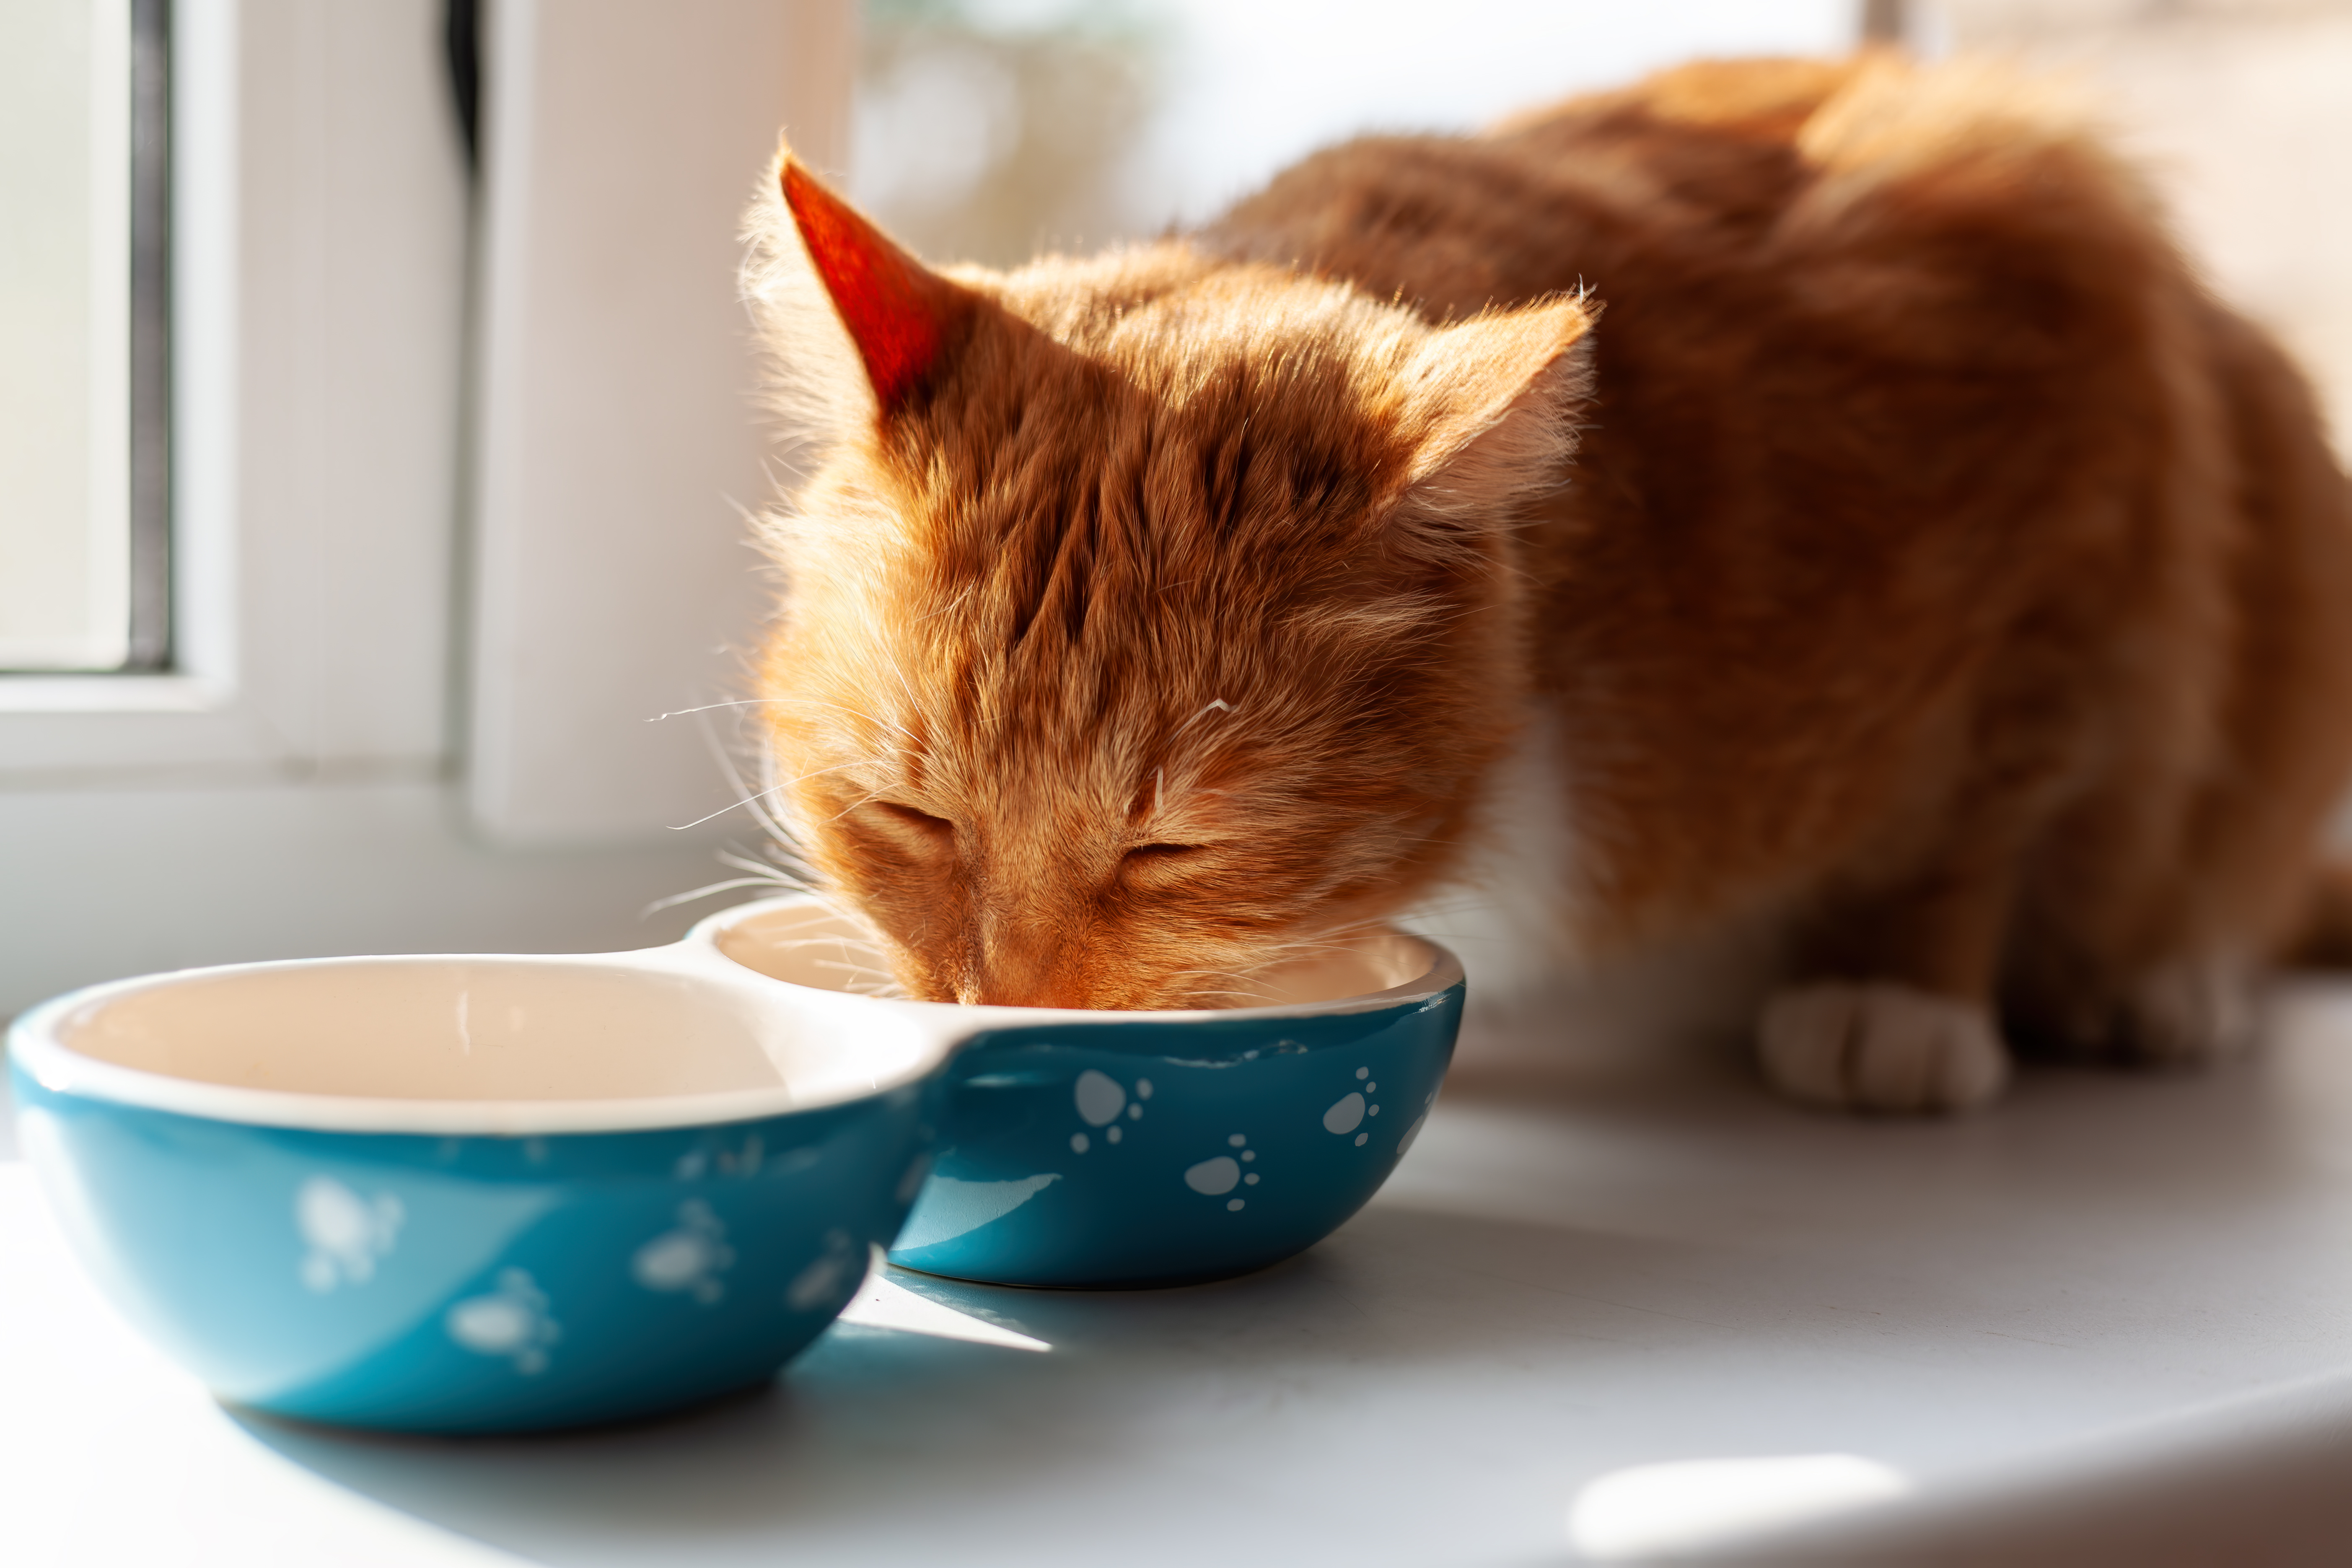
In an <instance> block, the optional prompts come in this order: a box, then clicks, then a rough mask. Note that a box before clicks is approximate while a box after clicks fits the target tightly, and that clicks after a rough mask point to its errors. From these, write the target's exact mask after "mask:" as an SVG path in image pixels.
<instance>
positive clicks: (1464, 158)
mask: <svg viewBox="0 0 2352 1568" xmlns="http://www.w3.org/2000/svg"><path fill="white" fill-rule="evenodd" d="M1860 68H1862V62H1858V61H1826V60H1738V61H1723V62H1702V63H1700V64H1696V65H1692V66H1685V67H1683V68H1679V69H1677V70H1674V71H1670V72H1666V73H1664V74H1663V75H1660V76H1657V77H1654V78H1651V79H1648V80H1646V81H1643V82H1642V83H1640V84H1638V85H1636V86H1634V87H1632V88H1628V89H1623V90H1622V91H1616V92H1610V93H1603V94H1597V95H1593V96H1590V97H1585V98H1579V99H1574V100H1570V101H1568V102H1566V103H1563V104H1559V105H1555V106H1552V107H1549V108H1546V109H1543V110H1537V111H1534V112H1532V113H1528V114H1525V115H1521V116H1517V117H1515V118H1514V119H1511V120H1508V121H1504V122H1502V123H1501V124H1499V125H1497V126H1496V127H1495V128H1494V129H1493V130H1492V131H1490V132H1487V133H1486V134H1483V135H1478V136H1468V137H1455V136H1371V137H1364V138H1361V139H1360V140H1357V141H1354V142H1347V143H1344V144H1342V145H1339V146H1337V147H1333V148H1329V149H1328V150H1326V151H1324V152H1321V153H1316V154H1315V155H1313V156H1311V157H1309V158H1307V159H1306V160H1304V161H1302V162H1301V163H1297V164H1295V165H1293V166H1292V167H1291V168H1289V169H1287V170H1285V171H1284V172H1283V173H1281V174H1277V175H1276V177H1275V178H1274V180H1273V181H1272V182H1271V183H1270V184H1268V185H1267V186H1266V187H1265V189H1264V190H1263V191H1261V192H1259V193H1257V194H1256V195H1252V196H1250V197H1248V198H1246V199H1245V200H1244V201H1243V202H1241V203H1240V204H1238V205H1235V206H1234V208H1233V209H1232V210H1231V211H1230V212H1228V213H1227V214H1225V215H1224V216H1223V217H1222V218H1221V219H1219V220H1218V221H1217V222H1216V223H1215V224H1214V225H1213V226H1211V227H1210V228H1209V229H1208V230H1207V231H1206V233H1205V235H1204V236H1203V237H1204V238H1205V239H1206V240H1207V241H1208V243H1209V244H1210V245H1211V246H1212V247H1214V248H1216V249H1218V250H1221V251H1223V252H1224V253H1226V254H1229V255H1234V256H1240V257H1246V258H1250V259H1253V260H1260V261H1270V262H1274V263H1276V264H1277V265H1292V266H1300V267H1303V268H1307V269H1309V270H1312V271H1316V272H1319V273H1322V274H1324V275H1326V276H1331V277H1339V278H1345V279H1348V280H1349V281H1350V282H1353V283H1355V284H1356V285H1357V286H1358V287H1359V288H1361V289H1363V290H1364V291H1365V292H1367V293H1370V294H1372V295H1375V296H1378V297H1383V298H1399V299H1402V300H1404V301H1406V302H1407V303H1411V304H1414V305H1417V306H1418V307H1419V308H1420V309H1421V310H1423V312H1424V313H1426V314H1427V315H1429V316H1431V317H1432V318H1433V319H1445V318H1448V317H1461V316H1465V315H1469V314H1473V313H1475V312H1476V311H1477V310H1483V309H1485V308H1486V307H1487V306H1490V305H1496V304H1505V303H1509V302H1513V301H1517V300H1527V299H1531V298H1534V297H1537V296H1539V295H1543V294H1548V293H1554V292H1559V291H1564V290H1570V289H1580V288H1597V289H1601V292H1602V297H1603V302H1604V304H1613V303H1614V302H1615V300H1616V297H1617V296H1618V295H1619V294H1620V293H1621V292H1622V291H1623V290H1624V289H1626V288H1628V287H1631V288H1633V289H1636V290H1638V291H1642V292H1647V291H1649V289H1647V288H1644V287H1643V285H1644V284H1645V283H1647V282H1649V281H1650V280H1651V279H1656V273H1657V269H1658V268H1661V267H1664V268H1666V269H1667V270H1668V272H1669V273H1670V274H1672V275H1673V276H1672V279H1671V280H1672V281H1675V282H1678V283H1682V284H1684V285H1688V284H1689V283H1692V282H1696V281H1698V279H1696V278H1695V277H1692V276H1690V274H1691V273H1692V272H1693V271H1694V270H1696V272H1698V273H1702V274H1715V273H1720V272H1722V271H1723V270H1724V269H1725V266H1726V264H1727V263H1730V262H1732V261H1733V260H1734V259H1735V258H1738V256H1740V255H1741V254H1742V253H1745V252H1748V251H1752V250H1753V248H1754V247H1756V245H1757V244H1758V243H1759V240H1760V239H1761V238H1762V237H1764V236H1765V235H1766V234H1768V233H1769V230H1770V228H1771V227H1772V226H1773V224H1774V223H1775V222H1776V220H1777V219H1778V218H1779V217H1780V215H1781V213H1782V212H1783V211H1784V209H1785V208H1786V207H1787V206H1788V205H1789V204H1790V201H1791V200H1792V199H1794V198H1795V197H1796V196H1797V195H1798V194H1799V193H1800V192H1801V190H1802V189H1803V187H1804V186H1805V184H1807V183H1808V171H1807V168H1806V165H1805V162H1804V159H1803V157H1802V155H1801V153H1800V152H1799V150H1798V146H1797V139H1798V135H1799V133H1800V132H1801V130H1802V128H1803V126H1804V125H1805V123H1806V121H1808V120H1809V119H1810V118H1811V116H1812V115H1813V114H1815V113H1816V112H1817V111H1818V110H1820V109H1821V107H1822V104H1823V103H1824V102H1826V101H1827V100H1830V99H1832V97H1834V96H1835V95H1836V94H1837V93H1838V91H1839V90H1840V89H1842V88H1843V87H1845V86H1847V85H1848V84H1849V83H1850V82H1851V81H1852V80H1853V77H1854V75H1855V73H1856V72H1857V70H1859V69H1860ZM1668 280H1669V279H1656V281H1658V282H1665V281H1668Z"/></svg>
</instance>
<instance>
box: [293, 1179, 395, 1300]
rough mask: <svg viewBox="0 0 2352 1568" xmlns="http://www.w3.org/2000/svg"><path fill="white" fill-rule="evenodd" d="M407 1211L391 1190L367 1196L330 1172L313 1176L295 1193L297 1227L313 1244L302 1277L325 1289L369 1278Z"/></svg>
mask: <svg viewBox="0 0 2352 1568" xmlns="http://www.w3.org/2000/svg"><path fill="white" fill-rule="evenodd" d="M406 1217H407V1215H406V1212H405V1211H404V1210H403V1209H402V1207H401V1205H400V1200H399V1199H398V1198H396V1197H394V1196H393V1195H392V1194H390V1193H378V1194H376V1195H375V1196H374V1197H373V1198H363V1197H362V1196H360V1195H359V1194H357V1193H355V1192H353V1191H352V1189H351V1188H349V1187H347V1186H345V1185H343V1184H342V1183H341V1182H339V1181H336V1180H335V1179H334V1178H333V1177H331V1176H313V1177H311V1178H310V1180H309V1181H307V1182H305V1183H303V1184H302V1185H301V1187H300V1188H299V1190H298V1191H297V1192H296V1193H295V1194H294V1228H295V1229H296V1230H297V1231H299V1232H300V1233H301V1237H302V1239H303V1240H304V1241H305V1242H307V1243H309V1244H310V1252H309V1253H308V1254H306V1255H305V1256H304V1258H303V1259H302V1266H301V1275H302V1283H303V1284H305V1285H307V1286H309V1287H310V1289H313V1290H316V1291H318V1292H319V1293H320V1295H324V1294H326V1293H327V1292H328V1291H330V1290H331V1289H334V1288H335V1287H336V1286H338V1285H346V1284H348V1285H363V1284H365V1283H367V1281H368V1280H370V1279H373V1278H374V1277H375V1261H376V1259H377V1258H382V1257H383V1256H384V1255H385V1254H387V1253H389V1252H390V1251H391V1250H392V1246H393V1243H394V1241H395V1240H397V1239H398V1237H399V1236H400V1225H401V1221H402V1220H404V1218H406Z"/></svg>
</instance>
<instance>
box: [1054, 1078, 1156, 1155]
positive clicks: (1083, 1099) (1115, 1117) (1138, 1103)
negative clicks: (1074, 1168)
mask: <svg viewBox="0 0 2352 1568" xmlns="http://www.w3.org/2000/svg"><path fill="white" fill-rule="evenodd" d="M1070 1098H1071V1100H1073V1101H1075V1102H1076V1105H1077V1108H1078V1120H1079V1121H1083V1122H1085V1123H1086V1124H1087V1126H1089V1127H1098V1128H1101V1129H1102V1137H1103V1142H1106V1143H1116V1142H1118V1141H1119V1140H1120V1138H1122V1137H1124V1136H1125V1134H1124V1133H1123V1132H1122V1131H1120V1128H1119V1120H1120V1112H1122V1111H1124V1112H1125V1113H1126V1119H1127V1120H1128V1121H1142V1120H1143V1102H1144V1101H1145V1100H1150V1098H1151V1080H1150V1079H1148V1078H1139V1079H1136V1080H1135V1094H1134V1097H1133V1098H1132V1099H1130V1098H1129V1095H1128V1092H1127V1087H1126V1086H1125V1085H1124V1084H1122V1083H1120V1082H1119V1081H1118V1079H1115V1078H1113V1077H1111V1076H1110V1074H1108V1073H1107V1072H1102V1071H1098V1070H1097V1069H1096V1068H1087V1070H1086V1071H1084V1072H1082V1073H1080V1074H1079V1075H1078V1080H1077V1082H1076V1084H1075V1085H1073V1086H1072V1087H1071V1090H1070ZM1093 1147H1094V1140H1093V1138H1092V1137H1090V1136H1088V1135H1087V1133H1084V1132H1073V1133H1071V1134H1070V1152H1071V1153H1073V1154H1083V1153H1085V1152H1087V1150H1088V1149H1091V1148H1093Z"/></svg>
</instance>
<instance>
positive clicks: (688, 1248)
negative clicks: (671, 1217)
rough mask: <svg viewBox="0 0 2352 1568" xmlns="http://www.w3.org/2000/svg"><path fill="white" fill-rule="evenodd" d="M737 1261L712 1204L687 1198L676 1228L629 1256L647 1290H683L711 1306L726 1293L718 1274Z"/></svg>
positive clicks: (634, 1273)
mask: <svg viewBox="0 0 2352 1568" xmlns="http://www.w3.org/2000/svg"><path fill="white" fill-rule="evenodd" d="M734 1262H735V1249H734V1248H733V1247H730V1246H728V1245H727V1227H726V1226H724V1225H721V1224H720V1223H719V1216H718V1215H714V1214H712V1213H711V1212H710V1205H709V1204H706V1203H704V1202H703V1201H702V1200H701V1199H700V1198H688V1199H687V1200H686V1202H684V1203H682V1204H680V1205H677V1229H676V1230H666V1231H664V1232H662V1233H661V1235H659V1236H657V1237H654V1238H653V1239H652V1240H651V1241H648V1242H646V1244H645V1245H644V1246H643V1247H638V1248H637V1250H636V1253H635V1256H634V1257H632V1258H630V1259H629V1273H630V1275H631V1277H632V1278H634V1279H635V1280H636V1282H637V1283H638V1284H640V1285H642V1286H644V1287H645V1288H646V1289H648V1290H683V1291H685V1292H687V1293H688V1294H689V1295H691V1296H692V1297H693V1298H694V1299H695V1300H698V1301H699V1302H701V1303H702V1304H703V1305H704V1306H706V1307H709V1306H715V1305H717V1304H718V1301H719V1298H721V1297H722V1296H724V1295H726V1294H727V1286H726V1282H725V1281H723V1280H722V1279H719V1275H721V1274H722V1273H724V1272H726V1270H727V1269H728V1268H731V1267H732V1266H733V1265H734Z"/></svg>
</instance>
